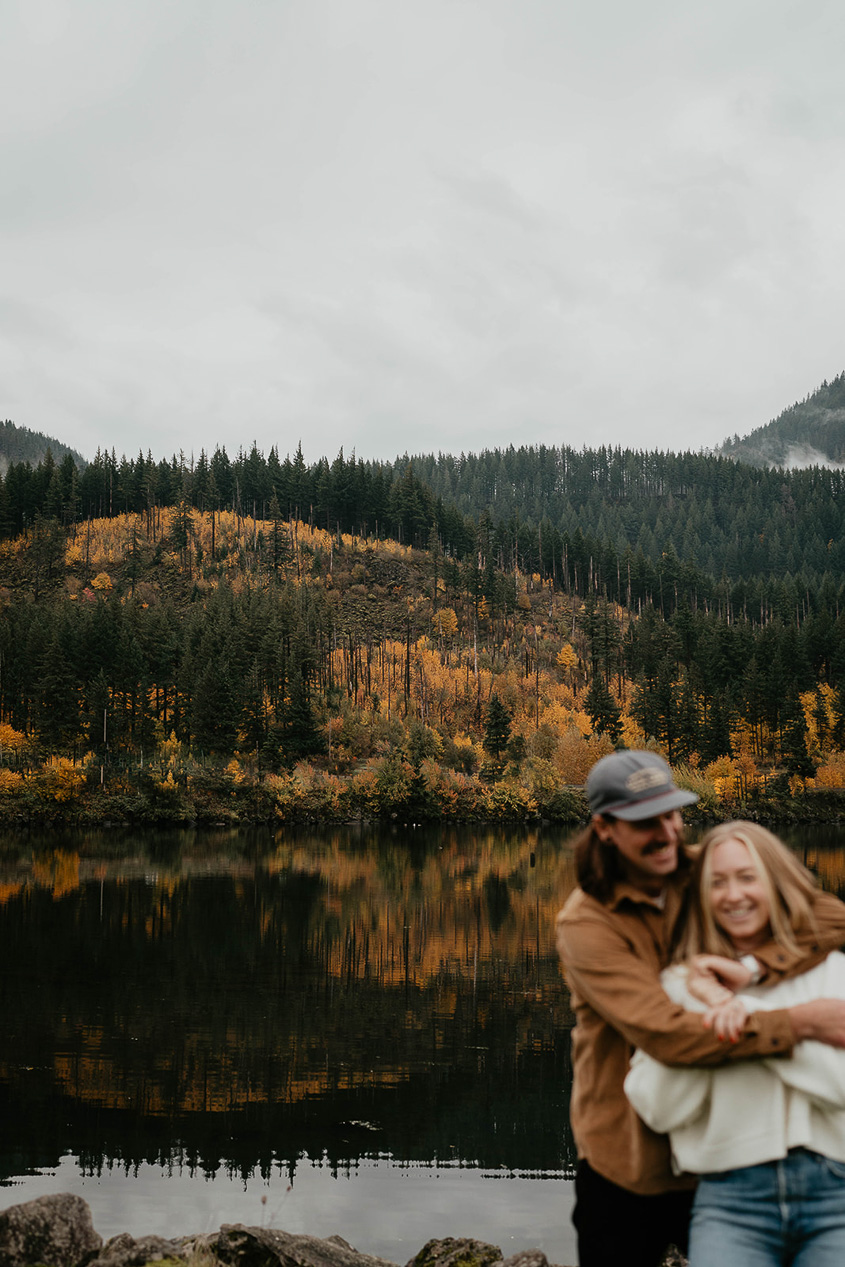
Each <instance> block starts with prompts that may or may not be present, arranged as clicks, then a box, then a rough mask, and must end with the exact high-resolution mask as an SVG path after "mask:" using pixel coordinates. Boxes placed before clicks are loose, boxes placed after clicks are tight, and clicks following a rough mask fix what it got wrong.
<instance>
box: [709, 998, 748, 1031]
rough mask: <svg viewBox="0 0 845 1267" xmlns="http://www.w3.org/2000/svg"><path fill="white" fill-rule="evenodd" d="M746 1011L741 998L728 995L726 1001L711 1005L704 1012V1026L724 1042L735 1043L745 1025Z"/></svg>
mask: <svg viewBox="0 0 845 1267" xmlns="http://www.w3.org/2000/svg"><path fill="white" fill-rule="evenodd" d="M747 1017H748V1012H747V1011H746V1009H745V1004H744V1003H743V1002H742V1000H741V999H738V998H736V997H735V996H734V995H731V996H730V1000H729V1002H727V1003H721V1004H720V1005H719V1006H718V1007H711V1008H708V1010H707V1011H706V1012H705V1013H704V1028H705V1029H712V1030H713V1032H714V1033H715V1035H716V1037H717V1038H719V1039H721V1040H722V1042H724V1041H725V1040H726V1039H727V1041H728V1042H730V1043H735V1042H736V1041H737V1040H738V1038H739V1036H740V1034H741V1033H742V1030H743V1027H744V1026H745V1022H746V1019H747Z"/></svg>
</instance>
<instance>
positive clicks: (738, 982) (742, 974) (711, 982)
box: [687, 955, 752, 1007]
mask: <svg viewBox="0 0 845 1267" xmlns="http://www.w3.org/2000/svg"><path fill="white" fill-rule="evenodd" d="M751 978H752V973H751V972H750V971H749V970H748V968H746V967H745V965H744V964H741V963H739V961H738V960H736V959H728V958H727V957H726V956H725V955H693V957H692V959H691V960H690V963H689V974H688V976H687V988H688V989H689V992H690V994H691V995H692V996H693V998H695V999H701V1002H702V1003H707V1004H709V1005H710V1006H711V1007H717V1006H718V1005H719V1004H720V1003H726V1002H728V1000H729V999H730V997H731V995H733V994H735V993H736V992H737V990H742V989H744V988H745V986H747V985H749V984H750V982H751Z"/></svg>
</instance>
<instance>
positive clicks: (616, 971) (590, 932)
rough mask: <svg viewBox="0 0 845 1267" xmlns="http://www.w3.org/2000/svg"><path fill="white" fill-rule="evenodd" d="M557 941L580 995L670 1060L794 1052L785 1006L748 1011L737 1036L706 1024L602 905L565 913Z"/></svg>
mask: <svg viewBox="0 0 845 1267" xmlns="http://www.w3.org/2000/svg"><path fill="white" fill-rule="evenodd" d="M557 945H558V951H559V953H560V956H561V959H562V961H563V967H564V972H565V974H566V978H567V980H568V981H569V984H570V987H571V988H572V989H573V991H574V992H575V994H576V997H578V998H579V999H581V1000H583V1001H584V1002H586V1003H588V1004H589V1005H590V1007H591V1008H592V1009H593V1010H594V1011H595V1012H596V1013H597V1014H598V1016H600V1017H601V1018H602V1019H603V1020H604V1021H606V1022H607V1024H608V1025H610V1026H612V1027H613V1029H615V1030H617V1031H618V1032H619V1033H621V1034H622V1035H623V1037H624V1038H625V1040H626V1041H627V1042H628V1043H630V1045H631V1046H632V1047H639V1048H641V1049H642V1050H643V1051H645V1052H647V1053H648V1055H650V1056H653V1057H654V1059H655V1060H659V1061H661V1062H662V1063H663V1064H665V1065H711V1064H722V1063H723V1062H724V1061H726V1060H734V1059H745V1058H751V1057H758V1056H777V1055H784V1054H786V1053H789V1052H790V1051H791V1050H792V1048H793V1046H794V1043H795V1034H794V1031H793V1028H792V1024H791V1022H790V1019H789V1015H788V1013H787V1012H786V1011H785V1010H779V1011H774V1012H757V1013H755V1014H754V1015H753V1016H751V1017H749V1019H748V1021H747V1023H746V1028H745V1031H744V1033H743V1035H742V1037H741V1038H740V1040H739V1041H738V1042H737V1043H726V1042H722V1041H720V1040H719V1039H718V1038H717V1037H716V1035H715V1034H714V1033H713V1032H712V1031H711V1030H706V1029H705V1028H704V1026H703V1024H702V1019H701V1015H700V1014H699V1013H692V1012H687V1011H685V1010H684V1008H683V1007H681V1006H680V1005H679V1004H677V1003H673V1002H672V1001H671V1000H670V999H669V997H668V995H667V994H666V992H665V991H664V989H663V987H662V985H661V984H660V978H659V976H658V972H657V969H656V967H655V966H654V965H653V964H651V963H649V962H647V961H646V960H644V959H643V958H642V957H641V956H640V955H639V954H638V953H637V952H636V950H635V948H634V947H632V945H631V944H630V943H629V942H628V940H627V939H626V938H625V936H624V935H623V934H622V933H621V932H620V931H619V929H618V928H616V927H615V926H614V925H613V924H611V923H609V922H608V921H606V920H604V919H602V918H601V914H600V912H598V911H591V910H587V909H584V908H583V907H582V908H581V910H580V912H579V913H578V914H577V915H574V916H569V917H567V916H566V914H565V913H562V915H561V916H559V917H558V924H557Z"/></svg>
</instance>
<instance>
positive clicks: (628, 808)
mask: <svg viewBox="0 0 845 1267" xmlns="http://www.w3.org/2000/svg"><path fill="white" fill-rule="evenodd" d="M587 800H588V801H589V803H590V812H591V813H592V814H611V815H612V816H613V817H614V818H621V819H624V820H625V822H628V823H635V822H637V821H638V820H639V819H641V818H655V817H657V815H659V814H668V813H669V812H670V811H671V810H673V809H680V808H681V806H682V805H694V804H695V802H696V801H697V800H698V797H697V796H696V794H695V792H687V791H685V790H684V789H683V788H679V787H676V786H675V783H674V782H673V780H672V771H671V770H670V769H669V766H668V765H667V764H666V762H665V761H664V760H663V758H662V757H659V756H658V755H657V753H656V752H630V751H629V752H611V753H610V755H609V756H607V757H602V759H601V761H597V762H596V764H595V765H594V766H593V768H592V770H591V771H590V773H589V774H588V775H587Z"/></svg>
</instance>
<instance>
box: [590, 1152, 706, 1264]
mask: <svg viewBox="0 0 845 1267" xmlns="http://www.w3.org/2000/svg"><path fill="white" fill-rule="evenodd" d="M692 1200H693V1193H692V1192H666V1193H660V1194H658V1195H656V1196H648V1197H644V1196H640V1195H639V1193H636V1192H629V1191H628V1189H627V1188H620V1187H619V1185H618V1184H615V1183H611V1181H610V1180H609V1179H605V1178H604V1177H603V1176H602V1175H600V1174H598V1173H597V1172H596V1171H595V1170H593V1169H592V1167H591V1166H590V1165H589V1163H588V1162H586V1161H580V1162H579V1163H578V1170H577V1172H576V1176H575V1209H574V1211H573V1215H572V1221H573V1223H574V1224H575V1230H576V1231H577V1233H578V1262H579V1264H580V1267H656V1265H657V1264H659V1263H660V1261H661V1259H662V1257H663V1255H664V1253H665V1252H666V1247H667V1246H668V1245H677V1247H678V1249H680V1250H681V1251H682V1253H686V1250H687V1244H688V1241H689V1220H690V1213H691V1211H692Z"/></svg>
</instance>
